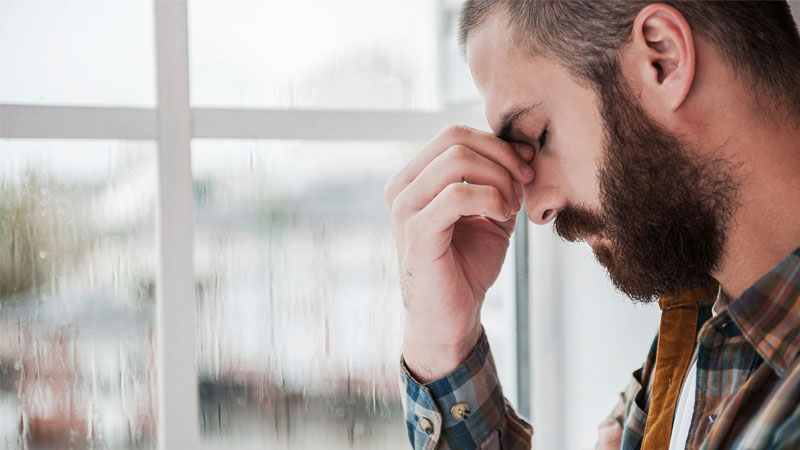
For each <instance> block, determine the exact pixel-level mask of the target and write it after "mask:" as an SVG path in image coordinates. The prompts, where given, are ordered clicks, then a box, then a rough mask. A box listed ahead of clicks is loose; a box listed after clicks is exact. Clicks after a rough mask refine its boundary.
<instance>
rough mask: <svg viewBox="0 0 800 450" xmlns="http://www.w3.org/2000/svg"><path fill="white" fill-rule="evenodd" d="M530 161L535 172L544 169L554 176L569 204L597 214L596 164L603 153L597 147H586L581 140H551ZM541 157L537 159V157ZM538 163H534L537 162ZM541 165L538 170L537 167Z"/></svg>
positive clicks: (594, 145)
mask: <svg viewBox="0 0 800 450" xmlns="http://www.w3.org/2000/svg"><path fill="white" fill-rule="evenodd" d="M552 144H553V145H552V146H551V147H550V148H547V149H545V152H543V153H542V154H540V155H537V158H536V159H534V165H533V168H534V170H536V173H537V174H538V173H540V172H539V171H540V170H547V171H551V172H553V173H556V174H557V178H558V180H559V185H560V187H561V189H563V190H564V191H565V192H566V193H567V195H568V197H569V203H570V204H573V205H582V206H586V207H589V208H590V209H591V210H593V211H598V210H599V206H600V189H599V185H600V183H599V170H598V167H599V164H600V155H602V154H603V150H602V148H599V146H600V145H601V144H599V143H598V144H590V143H587V142H586V141H585V140H582V139H574V140H570V139H561V140H554V141H553V142H552ZM540 157H541V158H540ZM537 160H538V161H537ZM537 165H539V166H541V169H539V168H537Z"/></svg>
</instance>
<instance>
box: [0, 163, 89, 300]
mask: <svg viewBox="0 0 800 450" xmlns="http://www.w3.org/2000/svg"><path fill="white" fill-rule="evenodd" d="M65 190H66V188H65V187H64V186H60V185H58V184H57V183H55V182H54V181H52V180H51V179H49V178H48V177H47V176H46V175H44V174H42V173H39V172H36V171H34V170H32V169H28V170H26V171H25V173H24V174H23V175H22V176H21V177H20V178H18V179H15V180H13V181H9V180H7V179H3V180H0V301H4V300H8V299H9V298H10V297H12V296H15V295H19V294H24V293H26V292H28V291H31V290H35V292H37V293H38V292H39V290H40V289H41V287H42V286H44V285H46V284H47V283H48V282H53V283H55V282H56V280H55V275H56V271H57V270H58V267H59V266H60V265H62V264H65V263H69V262H74V260H75V259H76V258H77V257H78V250H79V248H80V247H81V241H82V239H80V237H79V236H78V230H79V229H78V227H76V224H75V218H74V217H70V210H71V208H69V207H68V205H67V202H66V201H65V198H66V197H67V196H65V195H63V194H64V193H65ZM84 231H85V230H84ZM84 244H85V243H84Z"/></svg>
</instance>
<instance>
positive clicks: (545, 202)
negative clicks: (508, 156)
mask: <svg viewBox="0 0 800 450" xmlns="http://www.w3.org/2000/svg"><path fill="white" fill-rule="evenodd" d="M544 166H545V164H540V163H538V162H537V161H536V160H534V162H533V168H534V172H535V173H536V175H535V176H534V179H533V181H531V182H530V183H528V184H527V185H525V186H524V187H523V192H524V198H525V213H526V215H527V216H528V219H529V220H530V221H531V222H533V223H535V224H538V225H544V224H546V223H547V222H550V221H551V220H553V218H554V217H556V215H558V213H559V212H560V211H561V210H562V209H564V208H565V207H566V206H567V195H566V193H565V192H564V190H563V189H562V188H561V186H562V183H560V182H559V181H558V180H557V177H556V173H555V172H554V171H553V170H552V169H553V168H552V167H544Z"/></svg>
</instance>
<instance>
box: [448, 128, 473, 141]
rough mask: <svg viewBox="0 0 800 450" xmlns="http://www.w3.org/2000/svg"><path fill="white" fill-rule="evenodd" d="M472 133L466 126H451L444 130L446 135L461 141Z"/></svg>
mask: <svg viewBox="0 0 800 450" xmlns="http://www.w3.org/2000/svg"><path fill="white" fill-rule="evenodd" d="M470 131H471V129H470V128H469V127H468V126H466V125H450V126H448V127H447V128H445V129H444V134H445V135H446V136H448V137H449V138H451V139H459V138H463V137H465V136H467V135H468V134H469V133H470Z"/></svg>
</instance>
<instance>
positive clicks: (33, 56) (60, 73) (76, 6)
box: [0, 0, 156, 107]
mask: <svg viewBox="0 0 800 450" xmlns="http://www.w3.org/2000/svg"><path fill="white" fill-rule="evenodd" d="M153 23H154V14H153V0H113V1H108V0H70V1H47V0H0V64H1V65H2V66H0V103H25V104H48V105H53V104H74V105H110V106H119V105H125V106H150V107H152V106H155V104H156V89H155V85H156V84H155V79H156V72H155V44H154V40H155V38H154V30H153Z"/></svg>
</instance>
